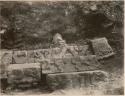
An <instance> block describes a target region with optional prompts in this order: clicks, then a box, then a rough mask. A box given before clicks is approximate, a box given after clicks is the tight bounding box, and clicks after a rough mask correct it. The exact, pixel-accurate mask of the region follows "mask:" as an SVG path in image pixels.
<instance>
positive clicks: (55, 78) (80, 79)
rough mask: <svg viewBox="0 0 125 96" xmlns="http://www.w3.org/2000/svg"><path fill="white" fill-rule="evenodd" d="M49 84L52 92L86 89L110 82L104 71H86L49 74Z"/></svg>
mask: <svg viewBox="0 0 125 96" xmlns="http://www.w3.org/2000/svg"><path fill="white" fill-rule="evenodd" d="M46 80H47V84H48V86H49V87H50V88H51V89H52V90H59V89H72V88H85V87H89V86H91V85H95V86H96V84H97V83H99V82H105V81H107V80H108V74H107V73H106V72H104V71H100V70H98V71H85V72H71V73H57V74H47V78H46Z"/></svg>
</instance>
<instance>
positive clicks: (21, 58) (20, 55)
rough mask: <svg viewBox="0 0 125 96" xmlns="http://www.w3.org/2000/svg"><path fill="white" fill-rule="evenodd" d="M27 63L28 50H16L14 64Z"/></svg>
mask: <svg viewBox="0 0 125 96" xmlns="http://www.w3.org/2000/svg"><path fill="white" fill-rule="evenodd" d="M23 63H27V51H25V50H23V51H14V52H13V64H23Z"/></svg>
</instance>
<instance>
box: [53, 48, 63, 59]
mask: <svg viewBox="0 0 125 96" xmlns="http://www.w3.org/2000/svg"><path fill="white" fill-rule="evenodd" d="M61 51H62V50H61V48H58V47H57V48H52V49H51V58H59V57H61Z"/></svg>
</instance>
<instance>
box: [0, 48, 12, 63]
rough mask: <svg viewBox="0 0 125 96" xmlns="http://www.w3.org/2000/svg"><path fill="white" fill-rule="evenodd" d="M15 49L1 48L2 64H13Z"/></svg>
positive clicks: (0, 58) (0, 57)
mask: <svg viewBox="0 0 125 96" xmlns="http://www.w3.org/2000/svg"><path fill="white" fill-rule="evenodd" d="M12 53H13V51H8V50H1V51H0V64H12Z"/></svg>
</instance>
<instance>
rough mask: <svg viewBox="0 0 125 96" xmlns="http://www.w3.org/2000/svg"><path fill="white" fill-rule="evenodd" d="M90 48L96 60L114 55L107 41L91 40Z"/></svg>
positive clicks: (102, 39)
mask: <svg viewBox="0 0 125 96" xmlns="http://www.w3.org/2000/svg"><path fill="white" fill-rule="evenodd" d="M91 43H92V48H93V51H94V53H95V55H96V56H97V58H98V59H103V58H107V57H110V56H112V55H114V52H113V49H112V48H111V46H110V45H109V44H108V41H107V39H106V38H105V37H104V38H98V39H93V40H91Z"/></svg>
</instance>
